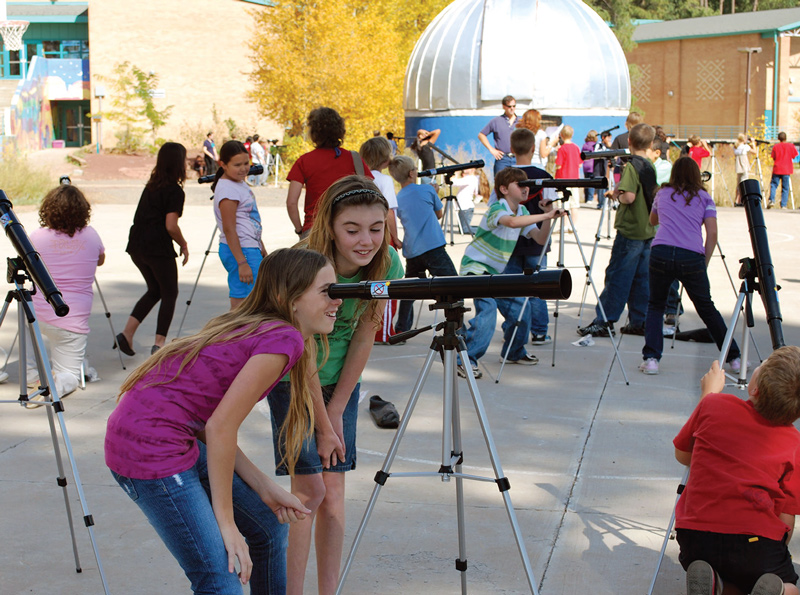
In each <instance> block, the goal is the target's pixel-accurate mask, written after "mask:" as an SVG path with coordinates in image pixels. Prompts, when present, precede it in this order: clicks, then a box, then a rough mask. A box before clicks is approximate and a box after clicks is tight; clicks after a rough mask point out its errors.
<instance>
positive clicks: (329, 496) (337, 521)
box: [314, 473, 344, 595]
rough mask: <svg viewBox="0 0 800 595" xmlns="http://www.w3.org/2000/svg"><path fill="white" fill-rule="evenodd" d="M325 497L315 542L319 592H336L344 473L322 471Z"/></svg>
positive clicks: (341, 531) (329, 594)
mask: <svg viewBox="0 0 800 595" xmlns="http://www.w3.org/2000/svg"><path fill="white" fill-rule="evenodd" d="M322 478H323V480H324V481H325V499H324V500H323V501H322V503H321V504H320V505H319V510H318V511H317V528H316V531H315V535H314V544H315V545H316V548H317V584H318V585H319V593H320V595H331V594H333V593H335V592H336V586H337V584H338V583H339V570H340V568H341V565H342V548H343V547H344V473H323V474H322Z"/></svg>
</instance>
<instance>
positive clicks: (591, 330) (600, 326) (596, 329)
mask: <svg viewBox="0 0 800 595" xmlns="http://www.w3.org/2000/svg"><path fill="white" fill-rule="evenodd" d="M609 331H611V335H610V336H612V337H613V336H614V323H613V322H609V323H608V324H607V325H606V323H605V322H602V321H601V322H593V323H592V324H590V325H587V326H582V327H578V334H579V335H580V336H581V337H585V336H586V335H592V336H593V337H608V336H609Z"/></svg>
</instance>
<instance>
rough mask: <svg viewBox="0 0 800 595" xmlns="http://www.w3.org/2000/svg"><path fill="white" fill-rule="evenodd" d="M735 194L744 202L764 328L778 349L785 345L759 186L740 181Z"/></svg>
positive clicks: (751, 182) (752, 182) (773, 345)
mask: <svg viewBox="0 0 800 595" xmlns="http://www.w3.org/2000/svg"><path fill="white" fill-rule="evenodd" d="M739 193H740V194H741V195H742V200H743V202H744V212H745V214H746V215H747V227H748V231H749V232H750V243H751V244H752V245H753V256H754V257H755V261H756V275H758V282H759V290H758V293H759V294H761V301H762V302H764V309H765V310H766V311H767V326H768V327H769V334H770V337H771V338H772V348H773V349H778V348H779V347H783V346H784V345H786V343H785V342H784V340H783V327H782V322H783V318H782V317H781V306H780V300H779V299H778V282H777V280H776V279H775V267H773V266H772V256H771V255H770V253H769V241H768V240H767V226H766V225H765V224H764V212H763V211H762V210H761V200H762V196H761V186H760V185H759V183H758V181H757V180H744V181H743V182H742V183H741V184H739Z"/></svg>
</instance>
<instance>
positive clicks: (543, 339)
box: [531, 334, 553, 345]
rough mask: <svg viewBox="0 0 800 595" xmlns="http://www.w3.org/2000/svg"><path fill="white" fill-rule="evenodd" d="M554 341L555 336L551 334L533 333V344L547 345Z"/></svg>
mask: <svg viewBox="0 0 800 595" xmlns="http://www.w3.org/2000/svg"><path fill="white" fill-rule="evenodd" d="M552 342H553V338H552V337H551V336H550V335H547V334H542V335H531V345H547V344H548V343H552Z"/></svg>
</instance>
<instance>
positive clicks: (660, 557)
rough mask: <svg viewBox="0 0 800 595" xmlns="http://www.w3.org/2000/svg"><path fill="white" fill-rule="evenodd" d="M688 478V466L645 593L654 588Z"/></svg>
mask: <svg viewBox="0 0 800 595" xmlns="http://www.w3.org/2000/svg"><path fill="white" fill-rule="evenodd" d="M688 480H689V467H686V471H685V472H684V474H683V479H682V480H681V483H680V485H678V495H677V497H676V498H675V504H673V506H672V516H671V517H670V519H669V525H668V526H667V532H666V533H665V534H664V543H662V544H661V553H660V554H659V556H658V562H657V563H656V571H655V573H653V581H652V582H651V583H650V589H649V590H648V591H647V595H653V589H655V586H656V579H657V578H658V571H659V570H661V562H662V561H663V560H664V553H665V552H666V551H667V544H668V543H669V536H670V534H671V533H672V527H673V526H674V525H675V508H676V507H677V506H678V500H680V499H681V494H682V493H683V489H684V488H685V487H686V482H687V481H688Z"/></svg>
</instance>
